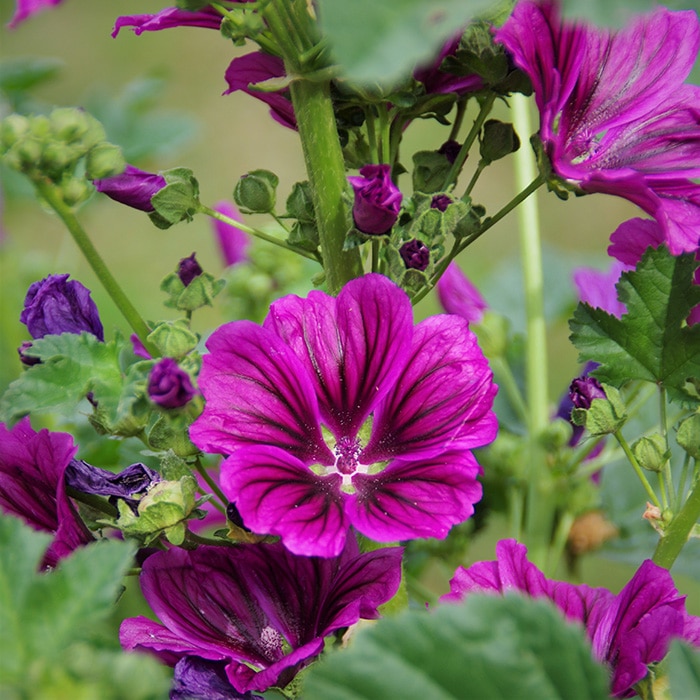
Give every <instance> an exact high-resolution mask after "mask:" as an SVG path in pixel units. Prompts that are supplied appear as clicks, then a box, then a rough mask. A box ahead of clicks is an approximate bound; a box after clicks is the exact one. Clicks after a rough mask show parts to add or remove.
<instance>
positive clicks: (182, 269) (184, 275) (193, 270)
mask: <svg viewBox="0 0 700 700" xmlns="http://www.w3.org/2000/svg"><path fill="white" fill-rule="evenodd" d="M202 272H203V270H202V267H201V265H200V264H199V263H198V262H197V259H196V258H195V254H194V253H192V255H190V257H189V258H182V260H180V263H179V265H178V267H177V276H178V277H179V278H180V282H182V284H184V285H185V287H189V285H190V282H191V281H192V280H193V279H194V278H195V277H199V276H200V275H201V274H202Z"/></svg>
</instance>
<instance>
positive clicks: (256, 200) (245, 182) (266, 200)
mask: <svg viewBox="0 0 700 700" xmlns="http://www.w3.org/2000/svg"><path fill="white" fill-rule="evenodd" d="M278 184H279V178H278V177H277V175H275V174H274V173H273V172H270V171H269V170H251V171H250V172H249V173H246V174H245V175H243V176H241V178H240V180H238V182H237V183H236V187H235V189H234V190H233V198H234V199H235V200H236V204H238V206H239V207H242V208H243V209H246V210H247V211H249V212H251V213H254V214H268V213H269V212H271V211H273V210H274V208H275V202H276V201H277V194H276V192H277V185H278Z"/></svg>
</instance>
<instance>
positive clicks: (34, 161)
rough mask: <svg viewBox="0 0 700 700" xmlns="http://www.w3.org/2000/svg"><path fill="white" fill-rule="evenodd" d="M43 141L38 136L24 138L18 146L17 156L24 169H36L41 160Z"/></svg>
mask: <svg viewBox="0 0 700 700" xmlns="http://www.w3.org/2000/svg"><path fill="white" fill-rule="evenodd" d="M41 151H42V143H41V141H39V140H38V139H36V138H33V137H31V136H30V137H29V138H26V139H23V140H22V141H21V142H20V143H19V144H18V146H17V156H18V158H19V163H20V168H21V169H22V170H25V171H26V170H34V169H35V168H36V167H37V166H38V164H39V161H40V160H41Z"/></svg>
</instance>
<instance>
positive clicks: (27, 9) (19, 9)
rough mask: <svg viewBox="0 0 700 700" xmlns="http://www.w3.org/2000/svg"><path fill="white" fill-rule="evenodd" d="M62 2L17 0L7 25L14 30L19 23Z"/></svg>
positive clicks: (53, 0) (57, 0)
mask: <svg viewBox="0 0 700 700" xmlns="http://www.w3.org/2000/svg"><path fill="white" fill-rule="evenodd" d="M62 1H63V0H17V4H16V5H15V13H14V15H12V19H10V21H9V22H8V23H7V26H8V27H9V28H10V29H14V28H15V27H16V26H17V25H18V24H19V23H20V22H24V20H26V19H29V18H30V17H31V16H32V15H35V14H37V13H38V12H41V11H42V10H45V9H47V8H49V7H55V6H56V5H58V4H59V3H61V2H62Z"/></svg>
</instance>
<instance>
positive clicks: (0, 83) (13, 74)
mask: <svg viewBox="0 0 700 700" xmlns="http://www.w3.org/2000/svg"><path fill="white" fill-rule="evenodd" d="M62 67H63V62H62V61H60V60H58V59H56V58H44V57H39V56H24V57H17V58H13V59H7V60H4V61H2V62H1V63H0V90H1V91H3V92H19V91H24V90H30V89H31V88H33V87H36V86H37V85H40V84H41V83H44V82H46V81H48V80H51V79H52V78H54V77H56V75H57V74H58V72H59V71H60V70H61V68H62Z"/></svg>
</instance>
